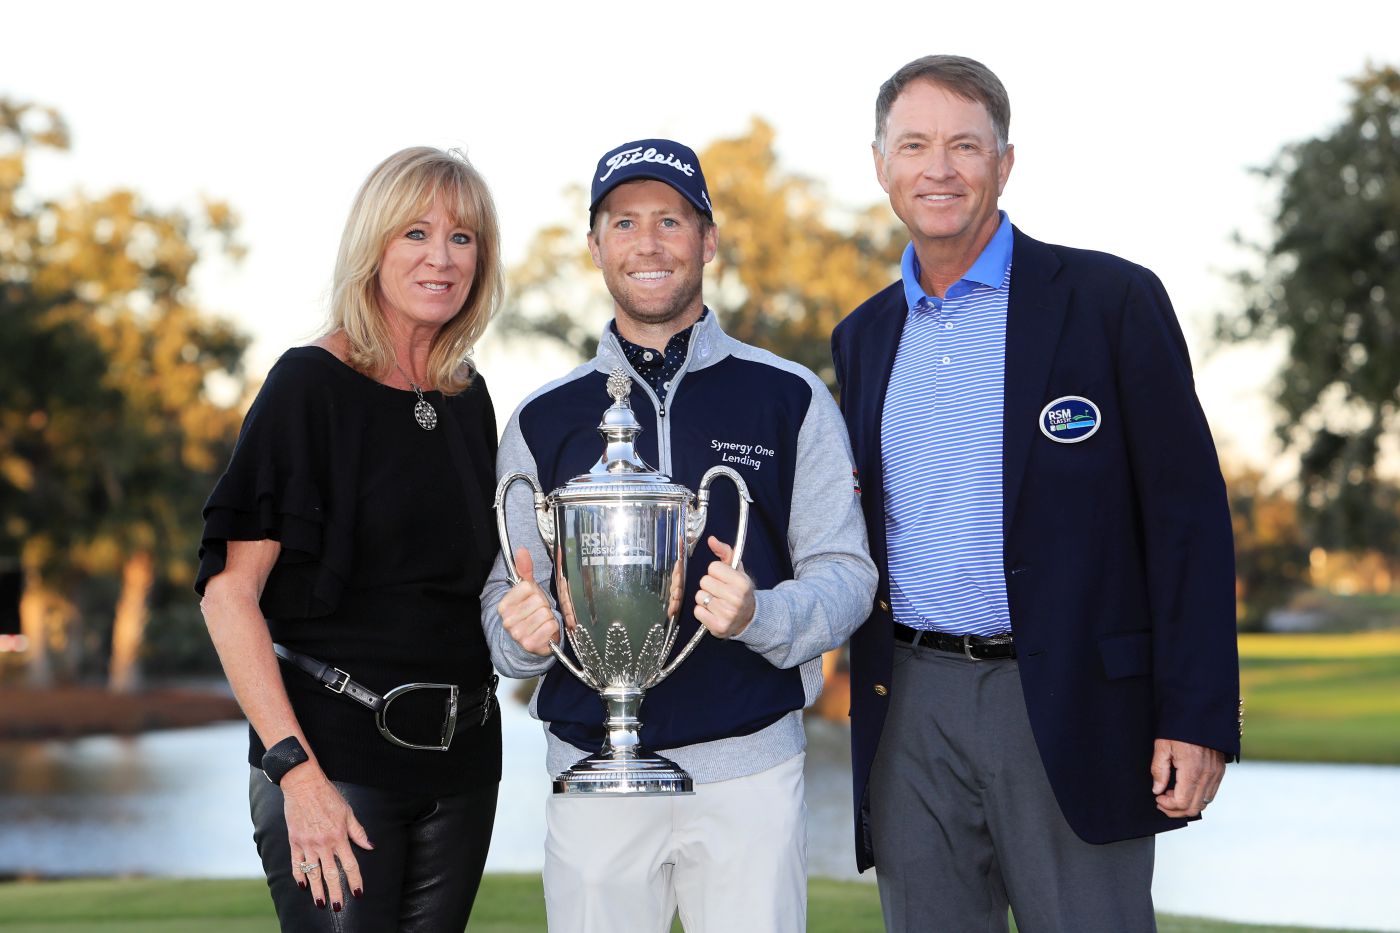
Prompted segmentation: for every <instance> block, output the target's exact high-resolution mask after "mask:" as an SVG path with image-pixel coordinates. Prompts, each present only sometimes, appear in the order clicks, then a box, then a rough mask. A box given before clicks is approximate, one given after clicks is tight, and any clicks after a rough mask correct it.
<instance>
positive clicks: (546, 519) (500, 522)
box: [492, 470, 554, 586]
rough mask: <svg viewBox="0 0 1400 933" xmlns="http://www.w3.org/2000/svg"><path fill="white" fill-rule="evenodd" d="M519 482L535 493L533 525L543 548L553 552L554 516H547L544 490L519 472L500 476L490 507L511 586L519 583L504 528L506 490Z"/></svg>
mask: <svg viewBox="0 0 1400 933" xmlns="http://www.w3.org/2000/svg"><path fill="white" fill-rule="evenodd" d="M521 480H524V481H525V482H527V483H529V484H530V488H531V489H533V490H534V491H535V525H536V526H537V527H538V528H539V530H540V537H541V538H543V539H544V543H545V547H547V548H549V549H550V550H551V551H553V550H554V516H552V515H550V514H549V503H548V502H547V501H546V500H545V495H544V490H543V489H541V488H540V481H539V480H537V479H535V478H534V477H533V476H531V475H530V474H529V473H524V472H521V471H520V470H516V471H515V472H514V473H507V474H506V475H505V476H502V477H501V481H500V482H499V483H497V484H496V501H495V503H494V504H493V506H492V507H493V508H494V509H495V510H496V534H497V535H498V536H499V537H500V539H501V554H502V556H503V557H505V564H506V577H507V579H509V580H510V585H511V586H515V585H516V584H518V583H519V582H520V572H519V571H517V570H516V569H515V548H513V547H511V546H510V529H509V528H507V527H506V509H505V505H506V490H508V489H510V487H511V485H512V484H514V483H516V482H518V481H521Z"/></svg>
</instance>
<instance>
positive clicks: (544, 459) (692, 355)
mask: <svg viewBox="0 0 1400 933" xmlns="http://www.w3.org/2000/svg"><path fill="white" fill-rule="evenodd" d="M615 366H622V367H624V368H625V369H627V370H628V372H629V373H630V374H631V375H632V376H633V391H632V400H631V402H632V408H633V410H634V411H635V412H636V415H637V419H638V421H640V422H641V424H642V426H643V428H644V429H645V430H644V431H643V433H642V434H641V436H640V437H638V439H637V450H638V452H639V453H640V454H641V456H642V458H643V459H644V460H646V461H647V463H649V464H650V465H652V466H653V467H655V468H656V469H657V470H659V471H660V472H662V473H665V474H667V475H669V476H670V477H671V479H672V480H673V481H674V482H677V483H682V484H684V485H686V486H688V487H689V488H691V489H696V488H697V487H698V486H699V483H700V478H701V476H702V475H703V474H704V472H705V471H706V470H707V469H709V468H710V467H712V466H715V465H716V464H725V465H727V466H730V467H732V468H734V469H735V470H737V471H738V472H739V473H740V474H741V475H742V476H743V478H744V481H745V482H746V483H747V484H748V487H749V492H750V495H752V497H753V505H752V506H751V507H750V511H749V529H748V541H747V544H746V546H745V550H744V555H743V560H744V569H745V570H746V571H747V572H748V574H749V575H750V576H751V577H752V578H753V580H754V586H755V590H756V594H755V603H756V610H755V613H754V617H753V621H752V622H750V623H749V625H748V627H746V628H745V629H744V631H743V632H742V633H740V634H739V635H738V636H737V637H735V638H732V639H728V640H721V639H717V638H711V637H706V638H703V639H701V641H700V644H699V647H697V648H696V650H695V652H694V653H693V654H692V655H691V656H690V657H689V658H687V659H686V660H685V662H684V663H682V664H681V665H680V666H679V667H678V668H677V669H676V671H675V672H674V673H673V674H671V676H670V677H668V678H667V679H666V680H664V681H662V682H661V683H660V684H658V685H657V686H655V687H653V688H652V689H650V690H648V691H647V696H646V700H645V701H644V702H643V704H642V708H641V720H642V741H643V743H644V744H645V746H646V747H647V748H650V749H652V750H654V751H660V752H663V753H664V754H665V755H666V756H667V757H669V758H671V759H672V760H674V761H675V762H676V763H677V764H679V765H680V766H681V767H683V768H685V769H686V770H687V771H689V772H690V774H691V776H692V777H694V778H695V780H696V781H699V782H701V783H709V782H714V781H723V780H729V779H732V778H736V777H743V776H745V775H748V774H756V773H758V772H760V771H764V770H766V769H768V768H771V767H773V766H774V765H777V764H780V763H782V762H783V761H786V760H787V759H789V758H791V757H792V756H793V755H796V754H797V753H798V752H800V751H802V749H803V748H804V747H805V737H804V735H803V731H802V710H803V708H804V707H806V706H808V705H810V704H811V703H812V701H814V700H815V699H816V698H817V696H818V695H819V694H820V693H821V688H822V675H821V654H822V653H823V652H824V651H828V650H830V649H832V648H835V647H837V646H839V645H840V644H842V643H843V642H845V641H846V639H847V637H848V636H849V635H850V634H851V632H852V631H854V630H855V628H856V627H857V626H858V625H860V623H861V622H863V621H864V620H865V618H866V616H868V615H869V613H870V606H871V600H872V598H873V596H874V592H875V583H876V570H875V565H874V563H873V562H872V561H871V559H870V555H869V551H868V549H867V546H866V535H865V523H864V520H863V518H862V516H861V512H860V504H859V501H858V500H857V498H856V495H857V494H856V491H855V488H854V484H853V482H852V469H853V467H852V459H851V449H850V443H849V440H848V438H847V435H846V430H845V426H844V423H843V422H842V420H841V415H840V413H839V411H838V410H837V408H836V404H835V402H833V401H832V398H831V395H830V393H829V392H828V391H827V389H826V387H825V386H824V385H823V384H822V383H821V381H820V380H819V379H818V378H817V377H816V376H815V375H814V374H813V373H812V372H811V371H809V370H807V369H806V368H804V367H802V366H799V365H797V364H796V363H791V362H788V361H787V360H784V359H781V358H780V357H777V356H774V355H773V354H771V353H769V352H767V351H766V350H759V349H757V348H755V347H751V346H748V345H747V344H744V343H741V342H739V341H737V340H735V339H733V338H732V337H729V336H728V335H727V334H725V333H724V332H723V330H721V329H720V326H719V323H718V321H717V319H716V316H715V314H714V313H713V312H710V313H707V314H706V315H705V316H704V317H703V318H702V319H701V320H700V322H699V323H697V324H696V325H695V327H694V331H693V333H692V336H691V340H690V347H689V351H688V353H687V356H686V361H685V365H684V366H683V367H682V368H681V369H680V371H679V372H677V373H676V374H675V375H674V376H673V377H672V378H671V380H670V388H669V390H667V391H666V393H665V395H664V396H658V394H657V393H656V392H655V391H654V390H653V389H652V388H651V387H650V386H649V385H647V383H646V382H645V380H642V379H640V378H638V377H637V374H636V372H635V370H633V369H632V367H631V366H630V365H629V364H628V363H627V360H626V358H625V356H624V355H623V353H622V349H621V346H620V345H619V343H618V340H617V337H616V335H614V334H613V332H612V329H611V328H610V327H609V328H607V329H605V330H604V333H603V337H602V340H601V342H600V343H599V347H598V355H597V356H596V357H594V358H593V359H592V360H590V361H589V362H588V363H586V364H584V365H583V366H580V367H579V368H577V369H575V370H574V371H573V372H571V373H569V374H568V375H567V376H565V377H564V378H562V379H559V380H556V381H554V382H551V383H549V384H548V385H546V386H543V387H542V388H540V389H539V390H537V391H536V392H535V393H534V394H532V395H530V396H529V397H528V398H526V399H525V401H523V402H522V403H521V404H520V407H519V408H517V409H516V411H515V413H514V414H513V415H512V416H511V419H510V422H509V423H508V424H507V425H506V428H505V432H504V434H503V436H502V438H501V448H500V451H499V453H498V454H497V458H496V468H497V476H498V477H499V476H503V475H505V474H506V473H509V472H512V471H515V470H523V471H525V472H528V473H533V474H535V475H536V476H538V478H539V481H540V485H541V486H542V487H543V488H544V489H545V490H546V491H549V490H551V489H555V488H558V487H559V486H562V485H563V484H564V483H566V482H568V481H569V480H570V479H571V478H573V477H574V476H577V475H579V474H580V473H583V472H586V471H587V470H588V468H589V467H591V466H592V465H593V464H594V463H595V462H597V460H598V456H599V454H600V453H601V452H602V441H601V439H600V438H599V436H598V432H597V426H598V421H599V419H600V417H601V415H602V412H603V410H604V409H605V408H606V407H607V405H608V404H609V399H608V394H607V390H606V388H605V383H606V380H607V376H608V373H609V372H611V370H612V369H613V367H615ZM505 508H506V518H507V522H508V525H509V528H510V533H511V544H512V545H513V546H514V547H517V548H518V547H522V546H524V547H528V548H529V550H530V553H531V556H532V558H533V559H534V566H535V578H536V579H537V580H538V581H539V583H540V585H541V587H543V588H544V590H545V591H546V593H548V594H550V596H551V598H554V595H555V594H554V592H553V588H552V577H553V564H552V562H551V560H550V555H549V553H548V551H547V550H546V549H545V547H544V544H543V543H542V542H541V540H540V538H539V535H538V532H537V531H536V530H535V527H536V526H535V517H534V510H533V502H532V499H531V496H530V495H529V492H528V490H527V489H525V488H524V487H523V486H516V487H513V489H512V493H511V495H510V496H509V498H508V500H507V504H506V506H505ZM737 517H738V500H737V495H736V493H735V491H734V487H733V486H732V484H729V483H723V482H717V483H715V484H714V485H713V486H712V487H711V499H710V508H709V523H708V525H707V526H706V528H705V535H704V537H705V538H707V537H708V536H709V535H714V536H715V537H717V538H719V540H721V541H725V542H729V543H732V542H733V541H734V536H735V532H736V530H737V529H736V522H737ZM713 559H714V557H713V555H712V554H711V553H710V551H709V549H708V547H707V546H706V544H705V541H704V538H702V540H701V542H700V543H699V544H698V545H697V546H696V549H695V552H694V554H693V555H692V557H691V559H690V561H689V563H688V565H687V568H686V580H685V593H684V595H683V598H682V600H681V607H682V608H681V619H680V632H679V635H678V637H677V644H685V642H686V640H687V639H688V638H689V637H690V635H691V634H692V633H693V632H694V631H695V628H696V625H697V624H698V623H697V622H696V621H695V619H694V616H693V613H692V610H693V607H694V598H695V593H696V590H697V589H698V587H699V583H700V578H701V577H703V576H704V574H705V568H706V567H707V566H708V564H709V563H710V561H711V560H713ZM509 588H510V584H509V582H508V581H507V579H506V572H505V565H504V563H503V561H502V560H500V559H498V560H497V561H496V565H495V567H494V568H493V570H492V572H491V576H490V577H489V579H488V580H487V583H486V588H485V590H484V592H483V593H482V606H483V611H482V624H483V626H484V628H485V631H486V639H487V642H488V644H489V645H490V648H491V655H492V660H493V661H494V663H495V665H496V667H497V669H498V670H500V671H501V673H503V674H506V675H508V676H511V677H531V676H534V675H537V674H542V675H544V676H542V677H541V679H540V684H539V687H538V688H537V689H536V691H535V696H534V698H533V700H532V701H531V712H532V714H533V715H535V716H536V717H537V718H538V719H541V720H543V721H544V722H545V723H546V725H547V735H548V739H549V753H548V767H549V770H550V772H551V773H553V774H558V773H559V772H561V771H563V770H564V769H566V768H567V767H569V766H570V765H572V764H573V763H574V762H575V761H577V760H578V759H579V758H580V757H582V755H583V754H584V752H592V751H596V750H597V749H598V748H599V747H600V745H601V743H602V738H603V729H602V720H603V709H602V704H601V703H600V702H599V699H598V695H597V694H596V693H595V692H594V691H593V690H591V689H589V688H588V687H586V686H584V685H583V684H582V683H580V682H579V681H578V679H577V678H575V677H574V676H573V675H572V674H570V673H569V672H568V671H566V670H563V669H562V668H558V669H556V666H555V661H554V659H553V657H552V656H549V657H541V656H539V655H534V654H531V653H529V652H527V651H525V650H524V649H522V648H521V647H520V646H519V645H518V644H517V643H516V642H515V640H514V639H512V638H511V637H510V635H509V634H507V633H506V631H505V629H504V628H503V627H502V625H501V618H500V614H499V612H498V611H497V609H496V607H497V604H498V603H499V602H500V600H501V597H503V596H504V595H505V594H506V592H507V591H508V590H509ZM557 615H558V613H557V611H556V617H557Z"/></svg>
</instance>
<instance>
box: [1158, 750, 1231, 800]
mask: <svg viewBox="0 0 1400 933" xmlns="http://www.w3.org/2000/svg"><path fill="white" fill-rule="evenodd" d="M1172 768H1175V769H1176V783H1175V784H1173V785H1172V788H1171V789H1170V790H1168V789H1167V784H1168V782H1170V781H1171V773H1172ZM1224 777H1225V754H1224V752H1219V751H1216V750H1215V749H1213V748H1206V747H1205V746H1203V745H1192V744H1191V743H1189V742H1177V741H1175V740H1173V739H1158V740H1157V741H1156V742H1154V743H1153V747H1152V793H1153V795H1154V796H1155V797H1156V798H1157V809H1158V810H1161V811H1162V812H1163V813H1165V814H1166V815H1167V816H1170V817H1191V816H1200V815H1201V811H1202V810H1204V809H1205V808H1206V804H1208V803H1210V802H1211V801H1212V800H1214V799H1215V794H1216V792H1217V791H1218V790H1220V781H1221V780H1222V779H1223V778H1224Z"/></svg>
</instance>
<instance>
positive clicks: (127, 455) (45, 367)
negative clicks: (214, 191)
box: [0, 100, 247, 690]
mask: <svg viewBox="0 0 1400 933" xmlns="http://www.w3.org/2000/svg"><path fill="white" fill-rule="evenodd" d="M67 145H68V131H67V128H66V127H65V125H64V123H63V121H62V119H61V117H59V115H58V114H57V113H56V112H54V111H52V110H47V109H43V108H39V107H35V106H33V105H28V104H17V103H14V102H10V101H6V100H0V340H3V344H4V346H5V349H6V365H5V367H3V369H0V515H3V516H4V526H3V528H0V556H3V555H6V554H8V555H11V556H17V557H18V561H19V564H20V566H21V567H22V569H23V573H24V581H25V585H24V595H23V598H22V600H21V620H22V624H23V627H24V631H25V633H26V634H27V635H28V636H29V644H30V652H31V658H30V674H31V679H32V680H36V681H39V682H43V681H45V680H47V679H48V678H49V677H51V676H52V674H53V670H52V668H53V666H54V664H53V661H54V659H53V657H52V656H51V652H52V651H53V650H55V649H60V650H62V652H63V653H64V655H65V656H67V657H68V658H69V663H68V664H67V665H66V666H67V668H68V669H69V671H68V672H70V673H71V672H74V671H79V672H81V671H83V653H84V651H85V650H87V648H88V647H89V643H92V642H95V643H97V644H101V645H104V646H105V644H106V641H107V639H106V638H105V637H98V638H93V637H91V636H92V632H93V630H94V626H91V625H89V624H87V612H86V611H85V610H86V609H87V607H86V605H85V604H86V603H88V602H95V603H97V604H98V605H99V606H100V607H101V610H100V615H102V616H103V617H109V618H111V619H112V625H111V626H110V631H111V638H110V642H111V655H110V664H109V665H108V668H109V670H108V674H109V682H110V684H111V685H112V687H113V688H114V689H119V690H128V689H131V688H133V687H134V686H135V685H136V683H137V673H138V671H139V667H138V663H137V662H138V660H139V657H140V654H141V645H142V642H143V638H144V634H145V629H146V624H147V621H148V619H149V616H150V610H151V597H152V594H153V592H156V591H158V590H159V589H160V588H161V587H162V585H163V584H165V583H167V582H168V583H170V584H171V586H170V587H167V589H171V591H173V584H174V582H175V581H178V582H179V589H181V590H183V589H185V588H186V587H187V586H188V581H189V580H190V579H191V578H192V576H193V572H194V568H193V554H194V551H195V549H196V547H197V543H198V542H197V535H198V529H199V521H198V516H199V510H200V505H201V504H202V501H203V497H204V496H205V495H206V494H207V492H208V490H209V488H210V486H211V485H212V479H213V477H214V476H216V475H217V472H218V470H219V469H220V468H221V467H222V464H223V462H224V460H225V459H226V458H227V455H228V452H229V449H230V447H231V444H232V440H233V438H234V436H235V435H236V432H237V428H238V421H239V416H238V413H237V411H236V410H235V409H234V407H233V406H232V405H231V404H228V402H237V401H239V400H240V396H241V393H242V385H241V377H242V372H241V360H242V355H243V351H244V349H245V348H246V345H247V338H246V337H244V336H243V335H242V334H240V333H238V332H236V331H235V330H234V329H233V328H232V327H231V326H230V325H228V324H226V323H224V322H222V321H219V320H216V319H213V318H210V317H208V316H206V315H204V314H202V313H201V312H200V311H199V310H198V309H197V308H195V307H193V306H192V305H191V303H190V295H189V291H190V287H189V285H190V276H191V273H192V271H193V269H194V267H195V265H196V263H197V262H198V260H199V257H200V253H201V250H203V251H205V252H206V253H208V252H217V253H222V254H224V255H227V256H230V257H234V258H236V257H237V255H238V254H239V250H238V246H237V244H236V243H235V241H234V232H235V228H236V221H235V219H234V217H233V215H232V213H231V212H230V211H229V209H228V208H227V207H226V206H224V205H222V204H217V203H211V204H207V205H205V209H204V211H203V214H202V216H198V217H196V216H191V215H190V214H187V213H185V212H183V211H180V210H171V211H162V210H159V209H156V208H154V207H152V206H150V205H148V204H145V203H143V202H142V201H141V199H140V198H139V197H138V196H137V195H136V194H134V193H132V192H130V191H114V192H111V193H108V194H106V195H103V196H100V197H87V196H84V195H82V194H74V195H71V196H68V197H66V198H62V199H47V198H43V197H40V196H38V195H37V194H36V193H34V192H32V191H30V190H28V189H27V188H26V186H25V167H26V160H27V158H28V157H29V155H30V154H31V153H32V152H34V151H36V150H38V149H53V150H63V149H66V148H67ZM218 376H225V377H228V379H229V380H230V382H229V384H228V386H227V387H226V388H227V391H226V392H225V393H224V394H225V395H227V396H228V399H227V402H225V403H220V402H219V401H216V400H215V399H213V398H211V396H210V386H211V377H218ZM104 583H105V585H104ZM108 593H113V594H115V595H114V596H113V598H112V600H111V601H110V602H107V601H106V600H105V599H104V598H103V596H104V594H108ZM104 603H105V605H103V604H104ZM107 628H108V627H107V626H106V625H105V624H103V625H101V626H100V629H101V631H103V632H104V633H105V631H106V630H107Z"/></svg>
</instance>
